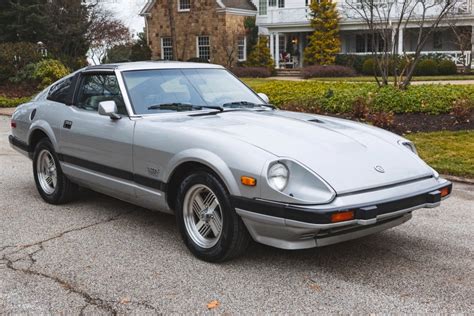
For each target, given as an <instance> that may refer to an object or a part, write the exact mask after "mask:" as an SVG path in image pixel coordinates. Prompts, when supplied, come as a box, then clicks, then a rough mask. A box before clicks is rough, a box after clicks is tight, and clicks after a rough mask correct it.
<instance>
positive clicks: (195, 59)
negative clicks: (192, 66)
mask: <svg viewBox="0 0 474 316" xmlns="http://www.w3.org/2000/svg"><path fill="white" fill-rule="evenodd" d="M188 62H192V63H203V64H209V60H207V59H206V58H202V57H193V58H190V59H188Z"/></svg>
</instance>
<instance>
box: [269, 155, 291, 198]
mask: <svg viewBox="0 0 474 316" xmlns="http://www.w3.org/2000/svg"><path fill="white" fill-rule="evenodd" d="M289 176H290V171H289V170H288V167H287V166H285V165H284V164H283V163H281V162H277V163H274V164H273V165H271V166H270V168H269V169H268V175H267V178H268V183H269V184H270V186H271V187H272V188H274V189H275V190H278V191H283V190H284V189H285V188H286V186H287V184H288V178H289Z"/></svg>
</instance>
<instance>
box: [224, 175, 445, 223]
mask: <svg viewBox="0 0 474 316" xmlns="http://www.w3.org/2000/svg"><path fill="white" fill-rule="evenodd" d="M446 187H447V188H448V190H449V194H451V191H452V187H453V185H452V184H451V183H448V184H447V185H445V186H443V187H441V188H439V189H437V190H434V191H430V192H427V193H423V194H419V195H415V196H411V197H408V198H404V199H399V200H395V201H390V202H385V203H379V204H375V205H367V206H358V207H350V206H349V207H345V208H343V209H332V210H324V209H320V210H318V209H314V208H304V207H302V206H296V205H291V204H281V203H275V202H268V201H262V200H256V199H249V198H244V197H239V196H232V197H231V201H232V205H233V207H234V208H239V209H242V210H245V211H249V212H253V213H258V214H263V215H269V216H274V217H279V218H284V219H290V220H295V221H299V222H305V223H311V224H331V223H332V222H331V216H332V214H335V213H338V212H344V211H348V210H352V211H354V212H355V219H363V220H368V219H373V218H376V217H377V216H378V215H383V214H389V213H393V212H396V211H400V210H406V209H409V208H412V207H416V206H420V205H424V204H428V203H430V204H432V203H438V202H440V201H441V192H440V191H439V190H441V189H443V188H446Z"/></svg>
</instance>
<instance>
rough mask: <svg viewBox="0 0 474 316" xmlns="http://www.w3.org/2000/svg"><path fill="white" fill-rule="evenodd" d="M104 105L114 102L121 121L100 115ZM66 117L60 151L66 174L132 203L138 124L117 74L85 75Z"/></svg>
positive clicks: (86, 73)
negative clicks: (130, 115)
mask: <svg viewBox="0 0 474 316" xmlns="http://www.w3.org/2000/svg"><path fill="white" fill-rule="evenodd" d="M102 101H115V103H116V105H117V109H118V114H120V115H121V118H120V119H111V118H110V117H108V116H103V115H100V114H99V113H98V108H99V103H100V102H102ZM63 113H64V114H63V119H64V123H63V126H62V128H61V133H60V141H59V151H60V153H61V155H60V159H61V160H63V164H64V165H65V168H64V169H65V173H66V174H68V175H69V176H71V177H72V178H74V179H75V180H76V181H78V182H80V183H81V184H83V185H87V186H89V187H91V188H92V189H95V190H97V191H100V192H103V193H106V194H110V195H113V196H119V197H120V198H123V199H125V200H130V198H132V197H133V196H134V189H133V186H132V181H133V161H132V148H133V145H132V141H133V130H134V125H135V122H134V121H133V120H131V119H130V118H129V116H128V114H127V110H126V108H125V104H124V101H123V98H122V93H121V91H120V87H119V85H118V82H117V77H116V76H115V73H113V72H105V73H97V72H89V73H88V72H85V73H83V74H82V75H81V76H80V79H79V83H78V87H77V90H76V93H75V97H74V101H73V105H72V106H68V107H67V108H66V109H65V111H64V112H63Z"/></svg>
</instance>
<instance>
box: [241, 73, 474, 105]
mask: <svg viewBox="0 0 474 316" xmlns="http://www.w3.org/2000/svg"><path fill="white" fill-rule="evenodd" d="M246 82H247V83H248V84H249V85H250V86H251V87H252V88H253V89H254V90H256V91H258V92H262V93H265V94H266V95H268V96H269V97H270V99H271V100H272V104H274V105H276V106H283V105H285V104H288V103H291V102H302V101H311V102H315V103H317V104H319V106H320V107H321V109H322V110H323V111H324V112H329V113H350V112H351V110H352V105H353V103H354V100H355V99H357V98H358V97H364V98H369V97H370V102H369V108H370V109H371V110H372V111H375V112H377V111H385V112H394V113H429V114H440V113H450V112H451V110H452V107H453V102H454V101H455V100H458V99H461V98H463V97H466V98H469V99H470V100H472V101H474V85H416V86H415V85H414V86H410V87H409V88H408V89H407V90H398V89H396V88H394V87H392V86H388V87H384V88H378V87H377V85H376V84H374V83H356V82H321V81H315V80H309V81H280V80H255V79H248V80H246ZM302 104H303V103H302Z"/></svg>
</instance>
